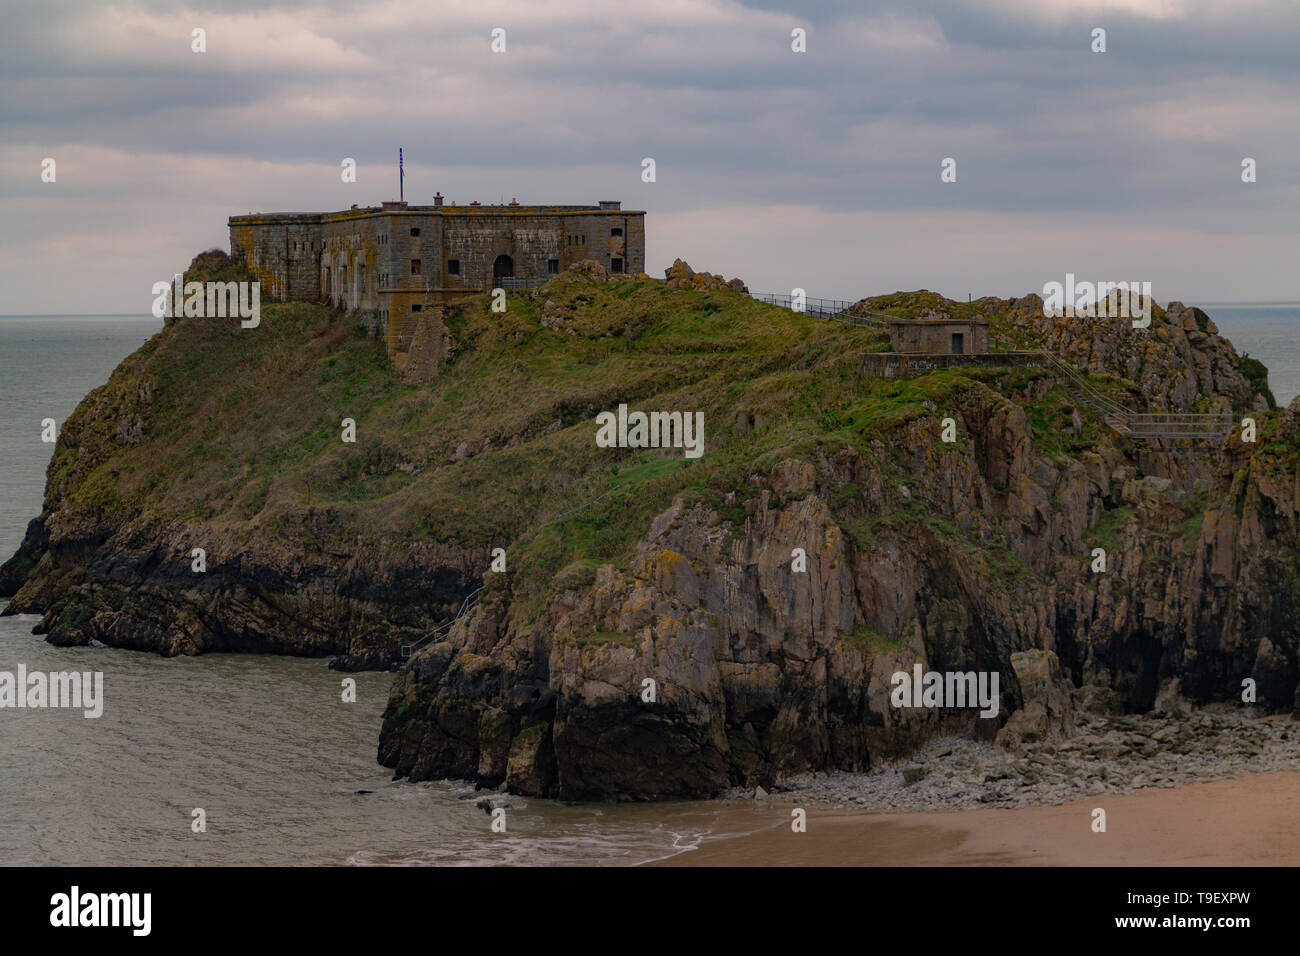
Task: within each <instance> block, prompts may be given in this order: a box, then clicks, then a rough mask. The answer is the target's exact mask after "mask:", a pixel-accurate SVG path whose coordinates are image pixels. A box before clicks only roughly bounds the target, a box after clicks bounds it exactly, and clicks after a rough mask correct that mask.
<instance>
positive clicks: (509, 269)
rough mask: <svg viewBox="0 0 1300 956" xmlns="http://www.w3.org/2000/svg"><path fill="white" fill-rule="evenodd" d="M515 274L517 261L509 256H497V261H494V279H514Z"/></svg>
mask: <svg viewBox="0 0 1300 956" xmlns="http://www.w3.org/2000/svg"><path fill="white" fill-rule="evenodd" d="M514 275H515V261H514V260H513V259H511V258H510V257H509V256H506V255H500V256H497V261H496V262H494V263H492V281H493V282H495V281H497V280H498V279H513V278H514Z"/></svg>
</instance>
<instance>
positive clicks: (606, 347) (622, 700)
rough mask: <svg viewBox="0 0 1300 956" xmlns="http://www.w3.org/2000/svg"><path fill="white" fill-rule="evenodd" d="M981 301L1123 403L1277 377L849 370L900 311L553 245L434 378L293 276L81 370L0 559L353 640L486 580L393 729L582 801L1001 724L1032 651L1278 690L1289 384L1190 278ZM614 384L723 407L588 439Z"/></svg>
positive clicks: (1287, 605) (1142, 691) (393, 651)
mask: <svg viewBox="0 0 1300 956" xmlns="http://www.w3.org/2000/svg"><path fill="white" fill-rule="evenodd" d="M868 302H869V306H870V308H872V309H873V310H885V311H894V312H896V313H898V314H911V313H912V312H913V311H915V310H917V309H922V308H927V309H935V308H938V309H946V310H955V309H961V310H964V309H965V308H966V305H965V304H964V303H963V304H960V305H958V304H956V303H947V302H945V301H944V300H942V299H940V298H939V297H937V296H933V295H931V294H928V293H913V294H909V295H900V296H896V297H888V298H883V299H873V300H868ZM976 308H978V309H979V310H980V311H981V313H982V314H984V315H985V316H986V317H988V318H990V319H991V320H992V321H993V323H994V333H995V338H997V337H999V336H1000V337H1001V339H1002V340H1003V341H1004V342H1008V343H1010V344H1015V345H1018V346H1020V347H1025V346H1036V345H1051V346H1052V347H1053V348H1054V349H1055V350H1057V351H1058V352H1060V353H1061V354H1063V355H1065V356H1067V357H1069V358H1071V359H1072V360H1073V361H1074V362H1075V363H1076V364H1078V365H1079V366H1080V367H1084V368H1088V369H1090V370H1091V371H1092V372H1093V373H1094V375H1093V378H1092V384H1093V385H1094V386H1095V387H1096V388H1098V389H1100V390H1103V391H1107V392H1109V393H1110V394H1111V395H1112V396H1113V397H1115V398H1116V399H1117V400H1120V401H1123V402H1125V404H1129V405H1130V407H1134V408H1137V409H1145V408H1152V409H1157V410H1158V409H1179V410H1183V409H1195V410H1202V409H1209V408H1211V407H1215V406H1220V407H1222V406H1227V407H1231V408H1232V409H1234V410H1236V411H1238V412H1242V411H1244V410H1246V409H1250V408H1257V409H1259V410H1258V411H1257V412H1255V413H1254V414H1255V416H1256V418H1257V420H1258V424H1259V440H1258V441H1257V442H1256V443H1253V444H1243V443H1242V442H1241V441H1240V438H1239V435H1238V434H1234V435H1233V436H1231V437H1229V438H1228V439H1227V440H1226V441H1224V442H1222V443H1221V444H1220V445H1218V446H1217V447H1204V446H1201V447H1199V448H1180V447H1176V446H1174V445H1173V444H1172V443H1170V444H1169V445H1168V446H1167V447H1161V446H1160V445H1159V444H1158V443H1142V444H1139V443H1134V442H1131V441H1128V440H1126V439H1122V438H1120V437H1119V436H1116V435H1115V434H1114V433H1112V432H1111V431H1109V430H1108V429H1107V428H1106V427H1105V426H1104V425H1103V424H1102V423H1101V422H1100V421H1098V420H1097V417H1096V416H1095V415H1094V414H1093V413H1092V412H1091V411H1090V410H1089V409H1088V408H1076V407H1074V406H1073V405H1072V404H1071V400H1070V398H1069V397H1068V395H1066V393H1065V392H1064V390H1063V389H1062V388H1061V386H1060V384H1059V383H1058V382H1057V381H1056V379H1055V378H1054V377H1053V376H1052V375H1051V374H1050V373H1049V372H1048V371H1046V370H1042V369H1026V368H1018V369H981V370H969V371H962V370H951V371H946V372H941V373H935V374H932V375H927V376H924V377H921V378H917V379H912V380H906V381H886V380H862V379H860V378H859V377H858V376H857V375H856V368H857V361H856V357H857V355H859V354H860V352H861V351H863V350H868V349H880V348H882V347H884V343H883V340H881V337H880V336H877V335H874V334H873V333H871V332H868V331H864V330H861V329H854V328H849V327H845V326H841V325H839V324H837V323H833V322H824V321H821V320H817V319H811V318H807V317H802V316H798V315H795V314H792V313H789V312H786V311H783V310H780V309H776V308H772V307H767V306H763V305H760V304H758V303H755V302H753V301H751V300H749V299H747V298H745V297H743V296H741V295H738V294H736V293H735V292H733V291H730V290H726V289H704V290H695V289H689V290H688V289H667V288H664V287H663V285H662V284H656V283H651V282H648V281H645V280H635V279H631V278H625V279H618V280H612V281H606V280H603V279H602V277H599V276H596V277H582V276H578V275H572V274H571V275H566V276H562V277H560V278H559V279H557V280H556V281H554V282H552V283H551V284H550V285H549V286H548V287H547V288H545V289H542V290H539V291H538V292H537V293H535V294H533V295H520V296H517V297H515V298H513V299H512V300H511V302H510V307H509V310H508V312H507V313H506V314H505V315H495V314H492V313H490V312H488V311H487V309H486V303H474V304H471V305H468V306H466V307H463V308H462V309H460V310H458V311H456V312H455V313H453V314H451V315H450V316H449V317H448V328H449V334H450V335H451V336H452V337H453V339H454V340H455V341H454V348H453V349H450V350H449V354H451V355H452V356H453V357H452V358H451V359H450V360H448V361H446V362H444V364H443V366H442V368H441V369H440V371H439V374H438V375H437V377H436V378H435V379H434V380H433V382H432V383H431V384H429V385H427V386H424V387H415V386H412V385H410V384H408V383H405V382H403V381H401V380H400V379H399V378H398V377H397V376H396V375H395V374H394V373H393V372H392V371H391V370H390V369H388V368H387V367H386V365H385V364H384V363H383V352H382V347H381V346H379V345H378V344H377V343H375V342H373V341H370V340H367V339H365V338H364V337H358V336H356V335H355V334H354V332H353V330H352V328H351V326H350V324H349V323H348V322H346V321H345V320H342V319H340V318H338V317H335V316H330V315H329V314H327V313H324V312H323V311H321V310H319V309H314V308H312V307H307V306H287V307H282V308H275V307H273V308H272V309H270V310H268V311H267V314H266V315H265V316H264V318H263V323H262V329H264V330H265V334H264V335H263V336H261V337H251V336H248V335H247V334H245V333H243V332H241V331H239V330H236V329H232V328H227V327H217V326H208V325H202V324H200V322H198V321H191V320H184V321H177V322H174V323H171V324H170V325H169V327H168V328H167V329H166V330H164V332H163V333H161V334H160V336H158V337H156V338H155V340H153V341H151V343H149V344H148V345H146V346H145V347H144V348H143V349H141V351H140V352H138V353H137V354H136V355H135V356H132V357H131V358H130V359H128V360H127V361H126V362H124V363H123V365H122V367H121V368H119V369H118V371H117V372H116V373H115V374H114V376H113V379H112V380H111V381H110V382H109V384H108V385H106V386H105V387H104V388H102V389H99V390H96V391H95V392H93V393H92V394H91V395H90V396H88V398H87V400H86V401H85V402H83V404H82V406H81V407H80V408H79V409H78V410H77V412H76V413H75V414H74V415H73V416H72V418H70V419H69V420H68V422H67V423H66V424H65V426H64V427H63V429H62V432H61V435H60V440H59V445H58V447H57V449H56V453H55V457H54V460H53V461H52V463H51V467H50V473H49V486H48V489H47V495H46V502H45V507H44V509H43V512H42V515H41V516H40V518H38V519H37V520H36V521H34V522H33V524H32V526H31V528H30V529H29V533H28V537H27V540H26V541H25V542H24V544H23V547H22V549H21V550H20V552H19V554H18V555H16V556H15V557H14V558H13V559H11V561H10V562H9V563H8V564H6V565H5V566H4V568H3V569H0V592H4V593H12V592H14V591H16V592H17V593H16V594H15V596H14V599H13V601H12V602H11V604H10V606H9V612H10V613H13V612H16V611H35V612H39V613H41V614H42V615H43V617H42V622H41V625H40V629H41V630H43V631H45V632H47V633H48V635H49V639H51V640H54V641H57V642H63V643H75V642H84V641H87V640H90V639H92V638H93V639H97V640H100V641H103V642H105V643H109V644H114V645H119V646H127V647H135V648H140V649H147V650H154V651H159V652H162V653H196V652H201V651H207V650H242V651H276V652H286V653H306V654H342V655H346V656H347V661H348V662H350V663H351V665H353V666H359V665H362V664H368V665H371V666H375V665H381V664H392V663H396V662H397V661H398V660H400V658H399V657H398V655H397V648H398V645H400V644H402V643H410V642H412V641H413V640H415V639H417V638H418V637H419V636H421V635H422V634H424V633H425V632H426V631H427V630H428V629H429V628H430V627H431V626H432V625H433V624H435V623H437V622H438V621H439V620H444V619H446V618H448V617H449V616H450V615H452V614H453V613H454V610H455V608H456V607H457V606H458V605H459V604H460V601H461V599H462V598H463V597H464V596H465V595H466V594H467V593H468V592H469V591H470V590H471V589H473V588H474V587H476V586H478V584H479V583H480V582H481V583H482V584H483V585H484V591H483V598H482V600H481V602H480V603H479V604H478V606H477V607H476V608H475V609H474V610H473V611H472V612H471V613H469V614H468V615H466V616H465V617H463V618H461V619H459V620H458V621H457V622H456V623H455V624H454V625H453V626H452V627H451V629H450V631H449V632H448V633H447V634H446V635H445V638H443V639H441V640H438V641H437V642H436V643H429V644H426V645H423V646H421V647H420V649H419V650H418V651H417V653H416V654H415V656H414V657H413V658H412V660H411V662H410V666H409V667H407V668H405V669H403V670H402V671H401V672H400V673H399V675H398V677H397V680H396V682H395V684H394V687H393V692H392V698H391V700H390V704H389V707H388V710H387V712H386V714H385V720H384V726H383V730H382V734H381V740H380V759H381V762H383V763H385V764H386V765H388V766H392V767H394V769H395V770H396V772H397V773H398V774H399V775H409V776H411V777H413V778H415V779H429V778H440V777H444V776H452V777H463V778H469V779H475V780H477V781H479V782H480V783H481V784H483V785H484V786H498V785H500V784H502V783H504V784H506V785H507V786H508V787H509V788H511V789H513V790H515V791H517V792H522V793H527V794H541V795H558V796H562V797H564V798H568V799H586V798H592V799H595V798H610V797H614V798H629V799H654V798H663V797H675V796H699V795H706V794H709V793H712V792H716V791H717V790H719V789H721V788H724V787H726V786H729V785H733V784H746V785H752V784H755V783H762V784H765V785H770V784H771V783H772V782H773V781H774V780H776V779H777V778H779V777H780V776H782V775H784V774H788V773H794V772H798V771H803V770H809V769H830V768H844V769H866V768H867V767H868V766H870V765H872V764H873V762H875V761H878V760H879V759H881V758H882V757H887V756H891V755H901V754H903V753H906V752H908V751H910V750H911V749H913V748H914V747H916V746H917V745H919V744H920V743H923V742H924V741H925V740H926V739H928V738H930V737H932V736H934V735H936V734H940V733H969V734H974V735H980V736H983V737H987V738H991V737H992V736H993V735H994V734H995V733H996V732H997V731H998V729H999V728H1000V727H1002V726H1003V725H1004V724H1005V723H1006V722H1007V720H1008V717H1009V715H1011V714H1012V713H1013V712H1014V711H1016V710H1017V709H1019V708H1021V707H1022V705H1023V704H1024V702H1025V700H1026V697H1027V696H1032V695H1040V694H1041V693H1043V688H1041V687H1039V686H1038V685H1039V684H1044V685H1050V684H1051V683H1052V681H1051V680H1050V679H1046V680H1039V679H1038V678H1037V677H1034V678H1030V677H1025V678H1024V679H1025V680H1026V681H1028V682H1029V683H1027V684H1026V685H1025V686H1022V684H1021V676H1022V675H1026V674H1029V673H1030V672H1029V671H1027V670H1026V669H1025V667H1026V666H1027V665H1025V663H1024V662H1025V661H1038V660H1039V659H1038V658H1034V657H1032V656H1026V655H1025V654H1023V653H1021V652H1026V651H1042V652H1052V653H1053V654H1054V655H1055V656H1056V657H1057V658H1059V661H1060V665H1061V668H1062V671H1063V673H1064V675H1065V677H1066V678H1068V679H1069V681H1070V682H1071V683H1072V684H1073V685H1074V686H1076V687H1078V688H1081V690H1080V691H1079V693H1081V694H1083V695H1084V696H1085V698H1086V697H1087V696H1088V695H1092V696H1093V697H1094V698H1096V699H1104V700H1106V701H1108V702H1109V703H1110V704H1112V705H1115V706H1122V707H1123V708H1125V709H1127V710H1130V711H1141V710H1145V709H1149V708H1150V707H1152V705H1153V704H1154V702H1155V700H1156V697H1157V695H1158V694H1162V693H1163V694H1165V695H1168V694H1170V693H1172V692H1174V691H1175V690H1176V691H1178V692H1181V693H1182V694H1184V695H1187V696H1189V697H1191V698H1193V699H1196V700H1200V701H1206V700H1235V699H1239V697H1240V694H1241V689H1242V681H1243V679H1246V678H1251V679H1253V680H1254V681H1255V682H1256V684H1257V693H1258V698H1259V701H1260V705H1261V706H1264V707H1267V708H1270V709H1275V710H1276V709H1291V708H1293V707H1294V706H1295V705H1296V690H1297V684H1298V683H1300V668H1298V666H1297V647H1298V646H1300V633H1298V628H1297V624H1296V613H1295V612H1296V609H1297V605H1298V604H1300V567H1297V560H1298V559H1297V555H1298V554H1300V548H1298V545H1300V538H1298V537H1297V533H1298V530H1300V529H1298V526H1297V512H1298V511H1300V421H1298V419H1300V405H1293V406H1292V408H1291V409H1290V410H1287V411H1273V410H1269V409H1268V407H1267V406H1268V405H1269V404H1270V400H1269V399H1268V397H1267V395H1266V392H1264V391H1263V390H1262V389H1260V388H1257V385H1258V384H1260V383H1257V382H1256V381H1253V380H1252V379H1250V378H1248V377H1247V375H1246V374H1245V373H1244V372H1243V370H1242V363H1241V362H1240V360H1239V359H1238V358H1237V356H1236V355H1235V353H1234V352H1233V351H1232V349H1231V346H1230V345H1229V344H1228V343H1227V342H1226V341H1225V340H1223V339H1221V338H1220V337H1218V336H1217V332H1215V331H1213V328H1212V325H1206V324H1205V322H1207V321H1208V317H1207V318H1206V319H1205V321H1203V320H1202V318H1201V316H1203V315H1204V314H1203V313H1198V312H1197V310H1189V309H1186V308H1185V307H1182V306H1178V305H1177V304H1174V305H1171V306H1170V308H1169V310H1168V311H1167V312H1166V311H1165V310H1159V309H1157V310H1156V313H1155V315H1154V316H1153V322H1152V328H1151V329H1149V330H1146V331H1145V332H1137V331H1135V330H1132V329H1125V328H1124V327H1123V323H1111V324H1110V325H1106V324H1103V323H1098V322H1096V321H1092V322H1085V321H1082V320H1074V322H1073V323H1072V324H1065V325H1059V324H1058V320H1049V319H1045V318H1043V317H1042V315H1041V302H1037V301H1036V297H1032V296H1031V297H1028V298H1026V299H1018V300H996V299H986V300H981V301H980V302H978V303H976ZM1189 323H1190V325H1189ZM1191 326H1195V328H1192V327H1191ZM1135 363H1136V364H1135ZM1148 400H1149V404H1148ZM620 402H627V403H629V404H630V405H631V406H632V407H634V408H641V409H647V410H650V409H665V410H671V409H677V410H696V409H702V410H704V412H705V416H706V424H707V428H706V438H705V454H704V456H703V457H702V458H700V459H699V460H698V461H691V460H688V459H685V458H684V457H683V455H682V453H681V450H680V449H677V450H671V449H670V450H659V449H651V450H644V451H637V450H633V449H604V448H598V447H596V446H595V444H594V442H593V435H594V433H595V426H594V423H593V419H594V416H595V414H596V413H597V412H598V411H601V410H606V409H612V408H614V407H615V406H616V405H617V404H618V403H620ZM344 417H350V418H353V419H354V420H355V423H356V425H357V441H356V442H355V443H343V442H341V441H340V438H339V434H340V433H339V425H340V422H341V420H342V419H343V418H344ZM944 418H952V419H954V421H955V423H956V425H957V440H956V442H955V443H952V444H948V443H945V442H943V441H941V440H940V438H939V434H940V424H941V420H942V419H944ZM195 547H202V548H204V549H205V554H206V570H205V571H202V572H198V571H196V570H195V569H194V558H193V553H192V549H193V548H195ZM497 547H500V548H503V549H505V551H506V559H507V566H508V570H507V571H506V572H505V573H494V572H492V571H490V570H489V565H490V563H491V561H492V551H493V549H494V548H497ZM1099 547H1100V548H1103V549H1104V550H1105V551H1106V560H1107V569H1106V570H1105V571H1104V572H1095V571H1093V570H1092V563H1093V561H1094V556H1093V551H1094V549H1095V548H1099ZM804 562H806V564H805V563H804ZM1012 655H1016V657H1015V658H1014V661H1013V656H1012ZM1049 658H1050V655H1047V656H1045V657H1043V660H1048V659H1049ZM916 663H920V664H922V665H923V667H924V668H926V669H932V670H940V671H948V670H960V671H972V670H975V671H996V672H998V673H999V674H1000V676H1001V682H1000V691H1001V699H1000V702H999V714H998V717H997V719H981V718H979V717H978V716H977V715H976V712H975V711H974V710H952V709H949V710H944V709H898V708H894V707H893V706H891V704H890V701H889V692H890V690H891V686H890V683H889V680H890V675H891V674H892V673H893V672H895V671H897V670H904V671H910V670H911V668H912V667H913V665H914V664H916ZM1040 669H1044V673H1048V672H1050V667H1049V666H1048V665H1047V664H1043V665H1042V667H1041V668H1040ZM1175 682H1177V683H1175ZM1049 709H1050V708H1049ZM1014 729H1015V732H1016V734H1017V735H1018V734H1020V733H1021V732H1022V729H1023V728H1020V727H1019V726H1017V727H1016V728H1014Z"/></svg>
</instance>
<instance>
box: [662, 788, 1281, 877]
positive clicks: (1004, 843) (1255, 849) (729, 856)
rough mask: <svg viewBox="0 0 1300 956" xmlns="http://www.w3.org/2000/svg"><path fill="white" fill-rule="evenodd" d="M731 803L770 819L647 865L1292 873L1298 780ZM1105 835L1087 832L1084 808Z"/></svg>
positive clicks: (746, 814)
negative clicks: (962, 802) (1063, 797)
mask: <svg viewBox="0 0 1300 956" xmlns="http://www.w3.org/2000/svg"><path fill="white" fill-rule="evenodd" d="M771 804H772V805H771V806H763V805H755V806H752V807H751V806H741V805H737V806H735V807H734V808H732V807H729V808H727V810H725V811H724V817H726V818H727V823H728V824H730V825H731V826H733V827H735V828H736V829H740V828H742V827H744V824H745V822H746V820H748V821H750V822H751V823H752V824H755V825H764V824H769V823H770V826H765V828H764V829H761V830H759V831H758V832H752V833H749V834H748V835H746V836H740V837H733V838H728V839H718V840H711V841H706V842H705V843H704V844H703V845H702V846H700V848H699V849H696V850H692V851H690V852H687V853H682V854H679V855H677V856H675V857H672V858H670V859H667V860H660V861H657V862H656V863H655V864H653V865H657V866H909V865H910V866H1023V865H1035V864H1041V865H1047V866H1294V865H1297V864H1300V773H1296V772H1292V771H1281V772H1277V773H1266V774H1256V775H1252V776H1248V777H1241V778H1238V779H1233V780H1215V781H1211V782H1208V783H1198V784H1190V785H1188V786H1185V787H1178V788H1171V789H1157V788H1152V789H1147V790H1139V791H1136V792H1135V793H1132V794H1129V795H1127V796H1120V795H1113V794H1100V795H1097V796H1093V797H1088V798H1086V799H1085V800H1081V801H1076V802H1074V803H1068V804H1062V805H1060V806H1046V807H1026V808H1024V809H1018V810H958V811H948V812H935V813H861V812H853V811H835V810H810V811H809V812H808V827H807V832H805V833H794V832H792V831H791V829H790V822H789V821H790V807H791V805H790V804H788V803H787V804H783V803H781V802H780V801H779V800H775V799H774V800H773V801H771ZM1095 807H1100V808H1102V809H1104V810H1105V811H1106V832H1105V833H1094V832H1093V831H1092V820H1093V817H1092V811H1093V808H1095Z"/></svg>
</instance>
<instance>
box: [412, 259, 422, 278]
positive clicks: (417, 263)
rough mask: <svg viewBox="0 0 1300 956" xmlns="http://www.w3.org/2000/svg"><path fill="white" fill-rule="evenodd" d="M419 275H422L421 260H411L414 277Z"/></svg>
mask: <svg viewBox="0 0 1300 956" xmlns="http://www.w3.org/2000/svg"><path fill="white" fill-rule="evenodd" d="M419 274H420V260H419V259H412V260H411V275H413V276H418V275H419Z"/></svg>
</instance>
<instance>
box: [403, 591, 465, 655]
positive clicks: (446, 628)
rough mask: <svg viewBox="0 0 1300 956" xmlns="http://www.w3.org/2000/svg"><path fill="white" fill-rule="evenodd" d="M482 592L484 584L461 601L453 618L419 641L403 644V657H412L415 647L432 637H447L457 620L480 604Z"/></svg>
mask: <svg viewBox="0 0 1300 956" xmlns="http://www.w3.org/2000/svg"><path fill="white" fill-rule="evenodd" d="M482 593H483V588H482V586H480V587H478V588H476V589H475V590H473V591H471V592H470V593H469V594H467V595H466V596H465V600H463V601H461V602H460V610H458V611H457V612H456V616H455V617H453V618H451V619H450V620H447V621H443V622H442V623H441V624H439V625H438V626H437V627H435V628H434V629H433V630H431V631H430V632H429V633H428V634H425V635H424V636H423V637H421V638H420V639H419V640H418V641H414V642H412V643H410V644H403V645H402V646H401V648H400V651H401V655H402V657H410V656H411V655H412V654H413V653H415V649H416V648H417V647H419V646H420V645H422V644H425V643H427V642H428V641H429V640H431V639H432V638H435V637H436V638H438V639H439V640H441V639H442V638H444V637H446V636H447V634H448V633H449V632H450V631H451V629H452V626H453V625H454V624H455V623H456V622H457V621H459V620H460V619H461V618H463V617H464V616H465V615H466V614H468V613H469V612H470V611H472V610H474V608H475V607H477V606H478V599H479V597H480V595H482ZM434 643H437V641H435V642H434Z"/></svg>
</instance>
